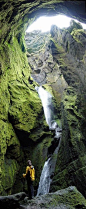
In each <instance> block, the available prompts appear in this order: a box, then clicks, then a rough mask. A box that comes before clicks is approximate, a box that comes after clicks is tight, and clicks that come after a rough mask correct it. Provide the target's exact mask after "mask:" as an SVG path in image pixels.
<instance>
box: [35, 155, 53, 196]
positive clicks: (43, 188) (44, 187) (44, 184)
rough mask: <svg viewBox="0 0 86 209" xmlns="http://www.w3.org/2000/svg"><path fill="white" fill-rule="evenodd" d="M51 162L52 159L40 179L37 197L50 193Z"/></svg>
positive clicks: (47, 162) (46, 163) (47, 163)
mask: <svg viewBox="0 0 86 209" xmlns="http://www.w3.org/2000/svg"><path fill="white" fill-rule="evenodd" d="M49 161H50V158H49V159H48V160H47V161H46V162H45V164H44V167H43V170H42V173H41V177H40V182H39V187H38V192H37V196H39V195H42V194H47V193H48V192H49V188H50V183H51V179H50V168H49V166H50V165H49Z"/></svg>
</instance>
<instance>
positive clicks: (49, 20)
mask: <svg viewBox="0 0 86 209" xmlns="http://www.w3.org/2000/svg"><path fill="white" fill-rule="evenodd" d="M71 19H73V18H70V17H67V16H65V15H57V16H52V17H46V16H42V17H39V18H38V19H37V20H36V21H35V22H34V23H33V24H31V25H30V26H29V27H28V28H27V30H26V32H32V31H33V30H41V32H47V31H50V28H51V25H57V26H58V27H59V28H63V27H65V28H66V27H69V25H70V21H71ZM73 20H75V19H73ZM75 21H76V22H79V21H77V20H75ZM80 23H81V22H80ZM81 25H82V27H83V28H84V29H86V24H84V23H81Z"/></svg>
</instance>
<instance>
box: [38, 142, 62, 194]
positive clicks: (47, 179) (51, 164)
mask: <svg viewBox="0 0 86 209" xmlns="http://www.w3.org/2000/svg"><path fill="white" fill-rule="evenodd" d="M60 143H61V138H60V140H59V144H58V147H56V149H55V151H54V153H53V155H52V157H50V158H49V159H48V160H47V161H46V162H45V164H44V167H43V170H42V173H41V177H40V181H39V187H38V191H37V196H39V195H43V194H47V193H49V189H50V184H51V182H52V177H53V176H54V170H55V165H56V161H57V154H58V150H59V147H60Z"/></svg>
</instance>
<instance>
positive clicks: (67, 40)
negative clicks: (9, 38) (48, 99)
mask: <svg viewBox="0 0 86 209" xmlns="http://www.w3.org/2000/svg"><path fill="white" fill-rule="evenodd" d="M72 24H73V25H72V26H70V27H69V28H68V29H67V30H65V29H62V30H61V29H59V28H57V27H56V26H52V28H51V34H43V35H42V34H41V33H40V32H35V31H34V32H32V33H31V34H27V35H26V43H27V50H28V53H27V56H28V62H29V64H30V66H31V69H32V71H31V75H32V77H33V78H34V80H35V81H36V82H38V83H39V85H44V86H45V88H47V86H51V88H52V92H53V94H54V97H55V99H56V101H57V112H58V113H57V115H58V117H59V115H61V123H62V129H63V131H62V142H61V147H60V151H59V154H58V159H57V165H56V170H55V176H54V178H53V181H52V184H51V189H50V191H56V190H58V189H60V188H65V187H67V186H69V185H76V186H77V188H78V189H79V190H80V191H81V192H82V193H83V194H85V184H84V182H85V181H86V177H85V172H86V163H85V161H86V155H85V149H86V147H85V146H86V134H85V125H86V99H85V98H86V71H85V69H86V61H85V57H86V31H85V30H83V29H82V27H81V28H78V27H80V26H79V25H78V24H77V25H76V24H75V23H74V22H73V23H72ZM28 36H29V37H28ZM41 36H42V42H41V44H40V42H38V39H40V37H41ZM29 43H31V45H29ZM35 45H36V49H35V50H34V46H35ZM40 46H41V49H40V50H39V51H38V48H40ZM30 47H31V49H32V51H31V50H30ZM30 52H31V53H30ZM48 89H49V87H48ZM81 172H82V174H81ZM82 179H84V181H83V182H82Z"/></svg>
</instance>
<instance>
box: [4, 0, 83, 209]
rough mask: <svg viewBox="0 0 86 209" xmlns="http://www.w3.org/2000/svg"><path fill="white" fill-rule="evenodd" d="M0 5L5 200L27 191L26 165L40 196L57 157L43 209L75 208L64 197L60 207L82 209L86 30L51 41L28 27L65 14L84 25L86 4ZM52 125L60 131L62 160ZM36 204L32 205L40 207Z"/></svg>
mask: <svg viewBox="0 0 86 209" xmlns="http://www.w3.org/2000/svg"><path fill="white" fill-rule="evenodd" d="M0 4H1V6H0V195H1V196H2V197H3V198H4V197H7V195H13V194H16V193H20V192H26V191H27V185H26V182H24V179H23V178H22V173H23V172H24V171H25V168H26V164H27V160H28V159H31V160H32V163H33V165H34V167H35V170H36V180H35V184H34V189H35V195H36V194H37V189H38V184H39V180H40V176H41V171H42V168H43V165H44V163H45V162H46V161H47V159H50V160H51V156H53V160H52V162H50V163H51V165H52V164H53V162H55V164H54V165H55V170H54V173H53V171H51V173H52V174H53V175H52V182H51V186H50V191H49V192H50V194H51V195H50V196H43V198H44V200H45V202H46V198H47V199H48V198H49V199H48V200H49V201H50V199H52V198H53V199H54V198H56V196H57V193H58V195H59V194H61V195H62V197H63V196H65V195H64V194H67V195H66V196H68V195H69V196H70V194H71V195H72V194H73V195H74V196H76V200H77V201H78V202H77V201H76V203H74V202H73V200H70V201H71V203H70V201H69V202H66V200H65V201H64V199H65V198H64V197H63V199H62V202H61V199H60V203H61V207H63V208H68V207H69V208H79V206H80V207H81V208H85V207H86V200H85V198H86V184H85V183H86V131H85V127H86V30H84V29H83V28H82V27H81V26H80V25H79V24H75V23H74V22H72V25H71V26H70V27H69V28H67V29H59V28H57V27H56V26H52V28H51V31H50V33H47V34H41V33H40V32H32V33H31V34H29V36H28V34H26V35H25V30H26V28H27V26H28V25H30V24H31V23H32V22H33V21H34V20H35V19H37V17H39V16H40V15H43V14H46V15H55V14H59V13H61V14H66V15H68V16H70V17H74V18H77V20H79V21H82V22H84V23H86V10H85V1H70V2H69V1H57V0H53V1H52V0H51V1H50V0H49V1H47V0H40V1H37V0H33V1H27V0H22V1H21V0H19V1H17V0H14V1H11V0H8V1H5V0H4V1H2V0H1V1H0ZM27 36H28V39H27ZM37 40H38V41H37ZM39 40H40V41H39ZM27 43H28V44H27ZM39 86H42V87H43V89H44V90H46V91H47V92H48V93H49V94H50V95H52V101H53V104H54V107H53V108H54V115H53V114H52V109H53V108H52V107H51V105H50V104H49V106H50V108H51V115H52V123H51V124H50V119H48V121H47V122H46V120H45V117H44V111H43V106H42V102H41V100H40V98H39V95H38V93H37V91H36V87H37V88H39ZM50 98H51V97H50ZM55 121H56V123H55ZM48 124H49V126H48ZM55 124H58V126H57V128H58V129H59V130H62V137H61V141H60V147H59V151H58V156H57V155H56V154H55V151H56V150H55V148H56V147H58V142H59V141H58V140H57V138H56V134H57V133H58V129H57V131H56V129H55ZM53 127H54V130H52V129H53ZM54 154H55V155H54ZM76 188H77V189H76ZM57 191H58V192H57ZM61 191H62V193H61ZM48 195H49V194H48ZM1 196H0V197H1ZM69 196H68V197H69ZM72 197H73V196H72ZM78 197H80V199H79V198H78ZM37 198H39V199H36V200H34V201H38V200H40V202H41V201H42V200H41V197H37ZM69 199H71V198H69ZM58 201H59V200H58ZM67 201H68V199H67ZM51 202H52V201H51ZM36 204H38V202H36ZM40 204H42V202H41V203H40ZM62 204H63V206H62ZM74 204H75V205H74ZM65 205H66V206H65ZM68 205H69V206H68ZM70 205H71V207H70ZM77 205H78V206H77ZM31 207H32V206H31ZM42 207H43V206H41V208H42ZM46 207H47V206H46V205H45V206H44V208H46ZM50 207H51V208H52V204H51V206H48V208H50ZM55 207H56V206H55ZM59 207H60V206H59V205H58V208H59ZM61 207H60V208H61ZM39 208H40V205H39ZM53 208H54V207H53Z"/></svg>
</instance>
